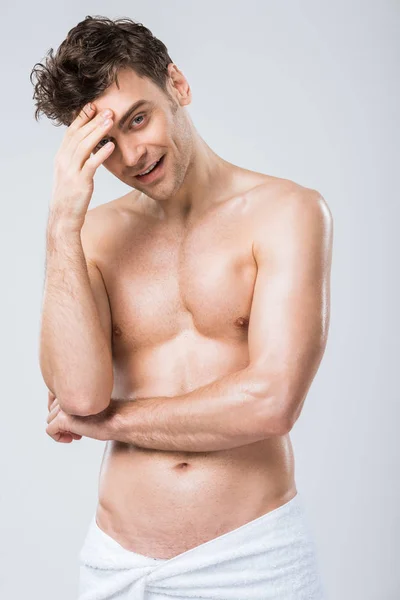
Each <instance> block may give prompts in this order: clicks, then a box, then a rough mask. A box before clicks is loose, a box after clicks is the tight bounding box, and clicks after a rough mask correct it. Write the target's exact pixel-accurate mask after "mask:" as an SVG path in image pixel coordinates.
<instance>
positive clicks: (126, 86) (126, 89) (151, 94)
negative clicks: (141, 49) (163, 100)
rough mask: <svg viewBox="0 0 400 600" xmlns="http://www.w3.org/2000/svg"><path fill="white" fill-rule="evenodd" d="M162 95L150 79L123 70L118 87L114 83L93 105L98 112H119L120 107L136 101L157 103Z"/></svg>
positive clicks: (119, 73)
mask: <svg viewBox="0 0 400 600" xmlns="http://www.w3.org/2000/svg"><path fill="white" fill-rule="evenodd" d="M160 95H161V90H160V89H159V87H158V86H157V85H156V84H155V83H154V82H153V81H151V80H150V79H149V78H148V77H139V75H138V74H137V73H136V72H135V71H133V70H132V69H121V70H120V71H118V86H117V83H116V82H114V83H113V84H112V85H110V87H108V88H107V89H106V90H105V91H104V92H103V94H102V95H101V96H99V97H98V98H96V100H93V102H92V103H93V104H94V105H95V107H96V112H98V111H101V110H103V109H104V108H111V109H113V110H114V109H115V110H118V108H119V107H120V106H124V107H125V106H127V105H128V104H132V103H133V102H135V101H136V100H141V99H145V100H150V101H152V102H154V101H157V100H158V99H159V97H160Z"/></svg>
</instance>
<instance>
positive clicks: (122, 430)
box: [107, 399, 131, 443]
mask: <svg viewBox="0 0 400 600" xmlns="http://www.w3.org/2000/svg"><path fill="white" fill-rule="evenodd" d="M128 405H129V406H128ZM130 405H131V402H124V401H121V400H113V399H111V401H110V404H109V406H108V408H107V412H108V425H109V431H110V439H112V440H116V441H119V442H125V443H130V441H131V440H129V439H127V431H129V428H127V427H126V424H127V412H128V410H127V409H128V408H131V406H130ZM128 437H129V436H128Z"/></svg>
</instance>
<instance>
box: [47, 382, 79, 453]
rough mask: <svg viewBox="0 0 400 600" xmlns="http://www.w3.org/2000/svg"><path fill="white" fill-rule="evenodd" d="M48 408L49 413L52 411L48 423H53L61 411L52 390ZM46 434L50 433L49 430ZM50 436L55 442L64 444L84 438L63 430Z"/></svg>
mask: <svg viewBox="0 0 400 600" xmlns="http://www.w3.org/2000/svg"><path fill="white" fill-rule="evenodd" d="M47 408H48V410H49V413H50V412H51V411H52V416H51V419H50V414H49V416H48V418H47V423H50V421H52V420H53V418H54V417H55V416H56V415H57V414H58V412H59V411H60V410H61V409H60V405H59V403H58V400H57V398H56V397H55V395H54V394H53V392H51V391H50V390H49V394H48V403H47ZM64 414H65V413H64ZM46 432H47V433H49V432H48V431H47V429H46ZM49 435H51V437H52V438H53V440H54V441H56V442H61V443H64V444H70V443H71V442H72V440H80V439H81V438H82V436H81V435H78V434H77V433H72V432H71V431H61V430H59V431H57V432H54V433H53V434H50V433H49Z"/></svg>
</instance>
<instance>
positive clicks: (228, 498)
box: [97, 435, 296, 556]
mask: <svg viewBox="0 0 400 600" xmlns="http://www.w3.org/2000/svg"><path fill="white" fill-rule="evenodd" d="M295 490H296V488H295V482H294V459H293V451H292V445H291V441H290V438H289V435H286V436H282V437H280V438H270V439H268V440H263V441H260V442H256V443H254V444H250V445H248V446H241V447H239V448H233V449H230V450H223V451H218V452H208V453H205V452H204V453H198V452H190V453H189V452H163V451H158V450H149V449H137V448H132V447H130V446H129V445H127V444H121V443H119V442H108V444H107V447H106V450H105V454H104V458H103V462H102V468H101V473H100V478H99V504H98V508H97V518H98V522H99V524H100V525H101V526H102V528H103V529H104V530H105V531H108V532H109V533H110V535H111V536H112V537H114V539H117V540H118V541H119V542H120V543H121V544H122V545H124V547H131V549H132V550H134V551H136V552H142V553H143V554H146V553H147V552H155V553H156V554H157V553H158V555H159V556H161V554H160V553H162V550H163V548H164V549H165V544H166V543H167V540H168V544H173V548H171V547H170V551H171V552H181V551H184V550H182V548H184V549H185V548H186V549H187V548H188V546H191V545H196V544H198V543H202V541H201V540H203V541H206V540H207V539H211V538H212V537H215V535H219V533H221V532H223V531H228V530H230V529H232V528H234V527H237V526H240V525H241V524H242V523H243V522H246V521H249V520H251V519H254V518H257V517H258V516H259V515H262V514H265V512H267V511H269V510H273V509H274V508H275V507H276V506H279V505H280V504H281V503H282V502H283V501H284V499H285V498H287V497H289V496H290V495H291V494H293V493H294V492H295ZM139 547H140V548H141V550H139V549H138V548H139ZM135 548H136V550H135Z"/></svg>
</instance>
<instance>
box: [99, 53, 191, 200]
mask: <svg viewBox="0 0 400 600" xmlns="http://www.w3.org/2000/svg"><path fill="white" fill-rule="evenodd" d="M169 72H170V73H172V72H173V74H176V75H177V77H176V78H175V80H176V82H177V85H176V84H175V85H174V84H173V83H172V80H171V79H169V81H168V88H167V89H168V91H169V93H170V94H171V96H172V98H169V97H168V96H167V95H166V94H165V93H164V92H163V91H162V90H161V89H160V88H159V87H158V86H157V85H155V84H154V83H153V82H152V81H151V80H150V79H148V78H140V77H139V76H138V75H137V74H136V72H135V71H133V70H132V69H124V70H120V71H119V72H118V84H119V88H118V87H117V85H116V83H114V84H113V85H111V86H110V87H109V88H107V90H106V91H105V92H104V93H103V94H102V95H101V96H99V97H98V98H97V99H96V100H94V101H93V103H94V104H95V106H96V113H99V112H100V111H101V110H103V109H105V108H111V109H112V110H113V112H114V116H113V125H112V127H111V129H110V130H109V131H108V132H107V133H106V134H105V136H104V138H103V139H102V140H101V141H100V142H99V144H98V145H97V146H96V148H95V149H94V151H95V152H96V150H98V149H99V148H100V147H101V146H103V145H104V144H105V143H106V142H107V141H108V140H110V139H111V140H112V141H113V142H114V144H115V148H114V150H113V151H112V153H111V155H110V156H109V157H108V158H107V159H106V160H105V161H104V162H103V165H104V166H105V168H106V169H107V170H108V171H110V173H112V174H113V175H115V177H118V179H120V180H121V181H123V182H124V183H126V184H127V185H129V186H130V187H133V188H135V189H138V190H140V191H142V192H143V193H144V194H146V195H147V196H150V197H152V198H155V199H160V200H161V199H163V198H171V197H173V195H174V193H176V192H177V191H178V190H179V188H180V186H181V184H182V182H183V180H184V177H185V173H186V171H187V168H188V165H189V161H190V157H191V148H192V132H191V128H190V124H189V121H188V119H187V117H186V114H185V111H184V108H183V106H182V105H184V104H188V103H189V102H190V94H189V96H187V95H186V91H187V89H188V85H187V82H186V80H185V78H184V76H183V74H182V73H180V72H179V70H178V69H177V68H176V67H175V66H174V65H173V64H172V63H171V64H170V65H169ZM174 76H175V75H174ZM181 91H182V92H183V93H182V94H181ZM185 96H186V97H185ZM139 100H145V103H143V104H142V105H140V106H138V107H137V108H136V109H135V110H134V111H133V112H131V113H130V114H129V116H128V117H127V118H126V120H125V122H124V124H123V125H122V127H121V128H119V126H118V124H119V122H120V120H121V118H122V116H123V115H124V114H125V113H126V112H127V111H128V109H129V108H131V106H132V105H133V104H134V103H136V102H138V101H139ZM163 155H165V156H164V158H163V160H162V163H161V165H160V167H161V169H160V172H159V175H158V176H157V178H156V179H155V180H154V181H152V182H149V183H146V182H145V181H143V182H142V181H141V180H140V177H139V178H138V177H137V175H138V174H139V173H142V172H143V171H144V170H145V169H147V168H148V167H149V166H150V165H151V164H152V163H154V162H155V161H157V160H158V159H159V158H160V157H161V156H163ZM154 175H155V174H154Z"/></svg>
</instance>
